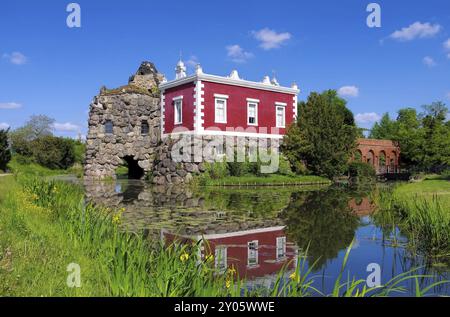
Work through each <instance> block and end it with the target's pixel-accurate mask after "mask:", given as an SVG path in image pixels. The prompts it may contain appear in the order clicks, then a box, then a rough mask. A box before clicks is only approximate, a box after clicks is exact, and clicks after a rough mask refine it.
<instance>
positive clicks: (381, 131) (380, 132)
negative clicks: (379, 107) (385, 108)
mask: <svg viewBox="0 0 450 317" xmlns="http://www.w3.org/2000/svg"><path fill="white" fill-rule="evenodd" d="M394 133H395V121H392V120H391V118H390V117H389V113H387V112H386V113H385V114H384V115H383V116H382V117H381V120H380V122H379V123H378V122H375V124H374V125H373V128H372V130H371V131H370V134H369V137H370V138H372V139H392V136H393V135H394Z"/></svg>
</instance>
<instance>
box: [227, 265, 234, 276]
mask: <svg viewBox="0 0 450 317" xmlns="http://www.w3.org/2000/svg"><path fill="white" fill-rule="evenodd" d="M228 273H229V274H230V275H234V274H236V269H235V268H234V266H232V267H230V268H229V269H228Z"/></svg>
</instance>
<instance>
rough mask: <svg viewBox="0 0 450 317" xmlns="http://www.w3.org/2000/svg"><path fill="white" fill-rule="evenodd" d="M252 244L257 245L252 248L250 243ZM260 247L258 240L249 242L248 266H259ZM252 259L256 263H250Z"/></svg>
mask: <svg viewBox="0 0 450 317" xmlns="http://www.w3.org/2000/svg"><path fill="white" fill-rule="evenodd" d="M251 244H254V245H255V250H252V249H250V245H251ZM258 248H259V246H258V240H253V241H249V242H247V266H248V267H255V266H258V264H259V262H258V257H259V252H258ZM250 259H254V263H250Z"/></svg>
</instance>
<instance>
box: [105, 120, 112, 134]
mask: <svg viewBox="0 0 450 317" xmlns="http://www.w3.org/2000/svg"><path fill="white" fill-rule="evenodd" d="M105 133H108V134H112V133H113V123H112V121H111V120H106V121H105Z"/></svg>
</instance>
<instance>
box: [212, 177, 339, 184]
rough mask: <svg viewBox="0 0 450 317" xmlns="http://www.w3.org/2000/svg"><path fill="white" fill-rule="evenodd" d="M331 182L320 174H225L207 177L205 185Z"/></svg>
mask: <svg viewBox="0 0 450 317" xmlns="http://www.w3.org/2000/svg"><path fill="white" fill-rule="evenodd" d="M315 184H331V182H330V180H328V179H327V178H324V177H320V176H314V175H306V176H287V175H277V174H271V175H268V176H239V177H238V176H227V177H224V178H219V179H208V180H206V183H205V185H207V186H282V185H315Z"/></svg>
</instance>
